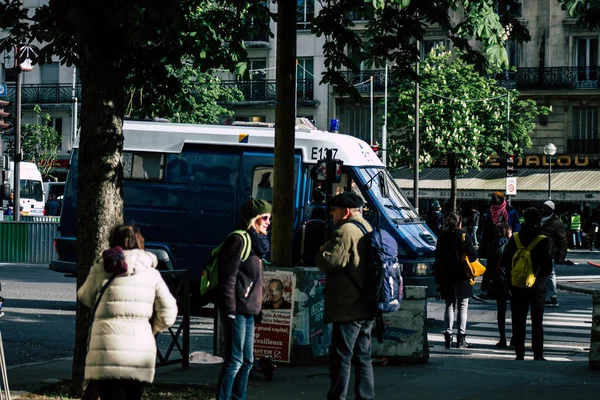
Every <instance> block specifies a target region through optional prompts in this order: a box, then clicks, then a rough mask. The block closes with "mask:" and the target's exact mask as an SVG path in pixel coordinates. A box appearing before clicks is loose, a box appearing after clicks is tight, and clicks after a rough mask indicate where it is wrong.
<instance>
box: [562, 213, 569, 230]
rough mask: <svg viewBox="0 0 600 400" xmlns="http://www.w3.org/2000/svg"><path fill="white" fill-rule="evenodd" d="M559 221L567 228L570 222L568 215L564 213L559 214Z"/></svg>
mask: <svg viewBox="0 0 600 400" xmlns="http://www.w3.org/2000/svg"><path fill="white" fill-rule="evenodd" d="M560 221H561V222H562V223H563V225H564V226H565V229H569V226H570V225H571V222H570V220H569V216H568V215H566V214H561V215H560Z"/></svg>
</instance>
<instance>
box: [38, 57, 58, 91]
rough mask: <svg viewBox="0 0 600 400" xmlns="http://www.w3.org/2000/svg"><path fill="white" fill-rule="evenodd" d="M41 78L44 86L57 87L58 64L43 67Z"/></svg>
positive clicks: (41, 67) (41, 68)
mask: <svg viewBox="0 0 600 400" xmlns="http://www.w3.org/2000/svg"><path fill="white" fill-rule="evenodd" d="M40 76H41V78H40V80H41V83H42V85H56V84H57V83H58V63H57V62H56V63H50V64H44V65H41V66H40Z"/></svg>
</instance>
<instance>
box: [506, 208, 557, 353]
mask: <svg viewBox="0 0 600 400" xmlns="http://www.w3.org/2000/svg"><path fill="white" fill-rule="evenodd" d="M523 216H524V217H525V222H524V223H523V226H522V227H521V230H520V231H519V233H518V235H519V240H520V241H521V244H522V245H523V246H524V247H527V245H529V244H530V243H531V242H532V241H533V240H534V239H535V238H536V237H538V236H539V235H541V233H542V229H541V222H542V217H541V215H540V212H539V211H538V210H537V209H536V208H535V207H529V208H528V209H526V210H525V212H524V213H523ZM516 252H517V244H516V242H515V235H514V234H513V236H512V237H511V238H510V240H509V241H508V244H507V245H506V249H505V251H504V255H503V256H502V261H501V262H502V266H503V267H504V268H505V270H506V279H507V281H508V282H511V285H510V310H511V314H512V328H513V336H512V340H511V342H512V344H514V346H515V354H516V356H517V358H516V359H517V360H524V359H525V336H526V331H525V328H526V325H527V314H528V313H529V308H530V307H531V347H532V349H533V359H534V360H540V361H545V358H544V328H543V326H542V324H543V322H544V298H545V290H546V282H545V279H546V277H547V276H548V275H550V273H551V272H552V253H551V251H550V242H549V241H548V239H547V238H543V239H542V240H541V241H540V242H539V243H538V244H537V245H535V246H534V247H533V249H532V250H531V261H532V266H533V272H534V273H535V274H536V280H535V283H534V284H533V286H532V287H530V288H518V287H515V286H514V285H512V281H511V273H512V259H513V256H514V255H515V253H516Z"/></svg>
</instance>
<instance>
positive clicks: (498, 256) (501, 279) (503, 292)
mask: <svg viewBox="0 0 600 400" xmlns="http://www.w3.org/2000/svg"><path fill="white" fill-rule="evenodd" d="M511 236H512V229H510V225H509V224H507V223H506V222H502V223H500V224H499V225H498V226H496V239H494V241H493V242H492V243H491V244H490V245H489V247H488V250H487V256H488V258H487V269H486V271H491V278H490V288H491V293H490V294H491V296H490V297H492V298H495V299H496V310H497V312H496V320H497V321H498V333H500V341H499V342H498V343H496V346H497V347H500V348H504V347H506V301H507V300H508V282H507V281H506V271H505V270H504V267H503V266H502V264H501V260H502V254H503V253H504V248H505V247H506V244H507V243H508V239H510V237H511Z"/></svg>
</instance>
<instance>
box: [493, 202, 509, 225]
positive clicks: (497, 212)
mask: <svg viewBox="0 0 600 400" xmlns="http://www.w3.org/2000/svg"><path fill="white" fill-rule="evenodd" d="M490 215H491V217H492V222H493V223H494V225H498V224H499V223H500V222H506V223H507V224H508V213H507V212H506V202H505V201H503V202H502V204H498V205H497V206H491V207H490ZM501 217H504V219H501Z"/></svg>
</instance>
